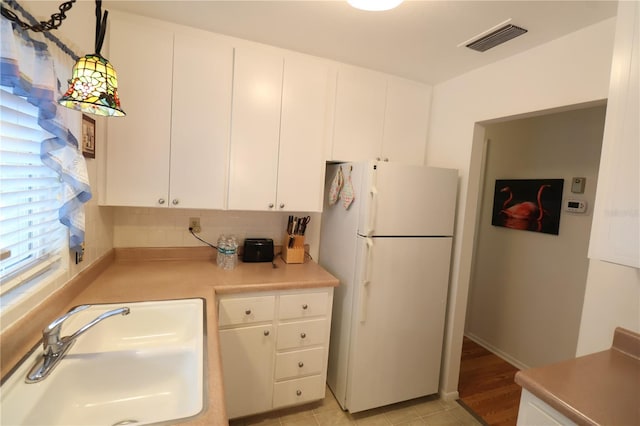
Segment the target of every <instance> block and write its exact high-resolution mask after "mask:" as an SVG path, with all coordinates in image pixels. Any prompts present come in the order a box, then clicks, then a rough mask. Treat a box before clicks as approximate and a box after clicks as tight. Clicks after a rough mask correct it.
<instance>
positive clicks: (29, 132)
mask: <svg viewBox="0 0 640 426" xmlns="http://www.w3.org/2000/svg"><path fill="white" fill-rule="evenodd" d="M0 89H1V90H0V277H1V278H0V295H2V294H5V293H6V292H7V291H9V290H11V289H13V288H16V287H17V286H19V285H21V284H22V283H24V282H26V281H28V280H30V279H31V278H33V277H34V276H35V275H38V274H40V273H42V272H44V271H45V270H47V269H48V268H49V267H50V266H51V265H52V264H54V263H55V262H57V261H58V260H59V259H60V252H61V248H62V247H63V245H64V238H63V237H64V227H63V225H62V224H61V223H60V221H59V220H58V209H59V208H60V199H61V189H62V184H61V182H60V180H59V177H58V174H57V173H56V172H55V171H53V170H51V169H50V168H48V167H47V166H45V165H44V164H43V163H42V160H41V159H40V144H41V142H42V141H43V140H44V139H47V138H50V137H52V135H51V134H50V133H48V132H47V131H45V130H44V129H42V128H41V127H40V126H39V125H38V109H37V108H36V107H35V106H33V105H31V104H30V103H29V102H27V101H26V99H24V98H21V97H19V96H16V95H14V94H12V93H11V92H10V91H9V89H7V88H5V87H2V86H0Z"/></svg>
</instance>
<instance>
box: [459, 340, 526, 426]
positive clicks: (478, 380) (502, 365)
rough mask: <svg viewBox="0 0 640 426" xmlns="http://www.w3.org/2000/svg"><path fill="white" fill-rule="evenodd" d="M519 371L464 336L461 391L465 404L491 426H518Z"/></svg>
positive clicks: (461, 397)
mask: <svg viewBox="0 0 640 426" xmlns="http://www.w3.org/2000/svg"><path fill="white" fill-rule="evenodd" d="M516 372H518V369H517V368H516V367H514V366H513V365H511V364H509V363H508V362H506V361H505V360H503V359H502V358H500V357H498V356H497V355H494V354H493V353H491V352H489V351H488V350H486V349H485V348H483V347H482V346H480V345H478V344H477V343H475V342H474V341H472V340H471V339H469V338H467V337H465V338H464V341H463V343H462V359H461V364H460V381H459V384H458V392H459V394H460V399H461V400H462V402H464V404H465V405H466V406H467V407H469V408H470V409H471V410H473V411H474V412H475V413H476V414H477V415H478V416H480V417H482V419H483V420H484V421H485V422H486V423H487V424H489V425H492V426H493V425H496V426H515V424H516V421H517V418H518V405H519V404H520V392H521V388H520V386H518V385H517V384H516V383H515V382H514V381H513V378H514V376H515V374H516Z"/></svg>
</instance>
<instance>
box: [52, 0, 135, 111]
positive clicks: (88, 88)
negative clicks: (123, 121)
mask: <svg viewBox="0 0 640 426" xmlns="http://www.w3.org/2000/svg"><path fill="white" fill-rule="evenodd" d="M108 14H109V12H108V11H106V10H105V12H104V15H103V14H102V0H96V43H95V53H92V54H90V55H85V56H83V57H82V58H80V59H78V61H77V62H76V64H75V65H74V66H73V71H72V75H71V80H69V89H68V90H67V92H66V93H65V94H64V96H62V98H60V100H59V101H58V103H59V104H60V105H62V106H65V107H67V108H71V109H75V110H79V111H82V112H86V113H89V114H95V115H102V116H108V117H124V116H125V115H126V114H125V112H124V111H123V110H122V108H121V107H120V99H119V98H118V80H117V78H116V71H115V70H114V69H113V67H112V66H111V64H110V63H109V61H108V60H106V59H105V58H103V57H102V56H101V55H100V49H101V48H102V43H103V41H104V36H105V32H106V29H107V15H108Z"/></svg>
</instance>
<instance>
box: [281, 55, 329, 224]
mask: <svg viewBox="0 0 640 426" xmlns="http://www.w3.org/2000/svg"><path fill="white" fill-rule="evenodd" d="M334 81H335V78H333V79H332V78H331V70H330V68H329V66H328V65H327V64H326V63H324V62H321V61H318V60H314V59H312V58H309V57H305V56H299V55H293V54H289V55H287V56H285V60H284V80H283V88H282V116H281V121H280V150H279V159H278V190H277V207H278V209H280V210H288V211H308V212H309V211H317V212H319V211H322V193H323V191H324V153H325V146H326V141H327V138H328V133H329V131H330V129H329V128H328V122H329V119H328V118H329V115H330V111H329V110H328V108H329V102H328V97H329V96H328V95H329V92H330V87H331V84H332V83H334Z"/></svg>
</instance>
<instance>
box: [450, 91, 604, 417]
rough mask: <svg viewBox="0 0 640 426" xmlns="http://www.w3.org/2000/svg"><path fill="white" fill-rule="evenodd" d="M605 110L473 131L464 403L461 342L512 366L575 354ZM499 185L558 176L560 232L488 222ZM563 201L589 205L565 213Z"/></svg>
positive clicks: (567, 111) (582, 108)
mask: <svg viewBox="0 0 640 426" xmlns="http://www.w3.org/2000/svg"><path fill="white" fill-rule="evenodd" d="M605 112H606V105H605V102H604V101H601V102H597V103H590V104H588V105H579V106H572V107H567V108H562V109H558V110H553V111H545V112H540V113H535V114H529V115H527V116H520V117H511V118H505V119H499V120H492V121H489V122H483V123H479V124H478V125H476V131H475V134H474V152H475V153H476V154H477V155H476V156H475V157H474V160H475V161H478V163H477V166H478V167H480V177H481V178H480V182H479V183H478V186H479V192H478V201H477V214H476V224H475V238H474V250H473V256H472V269H471V279H470V285H469V295H468V303H467V315H466V322H465V333H464V334H465V343H463V356H462V360H461V368H460V371H461V373H460V380H459V383H460V397H461V399H462V400H463V401H464V395H463V393H464V392H463V389H462V384H463V383H467V385H468V383H469V379H470V377H469V376H466V377H463V374H467V375H469V374H471V373H470V371H471V372H472V371H473V368H470V367H469V365H470V364H468V362H469V361H468V360H467V361H465V349H464V348H465V345H466V346H467V355H469V351H473V350H472V349H469V348H473V347H474V346H473V345H479V346H480V347H481V348H482V349H483V350H487V351H489V353H490V354H491V355H492V356H493V357H497V358H498V359H494V360H493V361H492V362H495V363H497V364H498V363H499V361H506V362H507V363H508V364H510V365H511V366H513V368H515V369H524V368H529V367H538V366H541V365H546V364H550V363H553V362H557V361H560V360H564V359H568V358H573V357H574V356H575V351H576V346H577V339H578V332H579V327H580V318H581V313H582V304H583V300H584V291H585V285H586V277H587V268H588V258H587V249H588V242H589V234H590V229H591V219H592V214H591V213H592V211H593V203H594V199H595V190H596V182H597V177H598V166H599V161H600V151H601V147H602V135H603V132H604V121H605ZM472 155H473V154H472ZM574 178H582V179H583V182H584V188H582V190H580V188H577V187H574V188H572V182H573V179H574ZM502 179H512V180H519V179H562V180H563V181H564V184H563V187H562V188H563V189H562V191H561V192H562V194H561V198H562V199H561V202H562V208H561V209H560V212H559V214H558V215H559V217H558V218H557V219H558V220H559V231H558V234H557V235H552V234H546V233H540V232H535V229H533V230H531V229H530V230H520V229H512V228H508V227H500V226H495V225H492V215H493V214H494V211H493V209H494V194H495V191H496V189H495V188H496V186H495V185H496V181H497V180H502ZM572 189H573V190H574V191H573V192H572ZM515 196H516V195H515V194H514V197H515ZM569 201H581V202H583V203H584V204H585V205H586V206H587V208H586V210H585V211H584V212H581V213H577V212H571V211H568V210H567V203H568V202H569ZM499 202H500V203H504V202H506V200H499ZM509 202H510V203H512V204H514V203H516V202H517V201H516V200H515V199H514V200H513V201H511V200H509ZM534 207H538V208H540V209H544V206H534ZM505 208H506V207H505ZM545 211H546V210H545ZM534 228H535V227H534ZM465 362H466V363H467V365H466V366H465ZM478 368H479V370H478V371H475V373H473V374H475V375H476V376H477V377H478V380H486V379H482V378H481V377H482V374H481V373H482V370H483V369H484V368H485V367H478ZM474 386H475V387H476V388H479V389H482V387H478V385H474ZM510 391H511V390H509V392H510ZM491 392H493V394H491V395H490V393H489V391H487V397H486V400H487V402H491V403H492V404H496V403H499V402H500V401H502V402H505V403H508V404H511V405H513V401H511V402H508V400H509V399H510V398H509V397H508V395H506V394H505V395H500V394H499V392H497V391H495V390H494V391H491ZM479 400H480V401H481V402H482V398H481V397H480V398H479ZM516 400H518V401H519V397H518V398H516ZM471 408H472V409H473V407H471ZM515 412H516V413H517V405H516V407H515ZM515 420H516V419H515V418H513V419H511V420H507V422H506V423H502V422H497V423H495V424H515Z"/></svg>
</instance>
